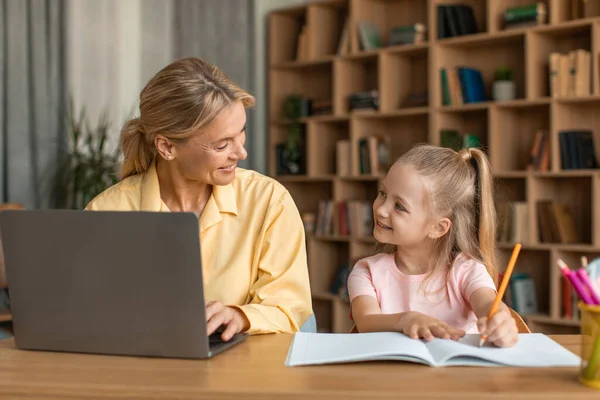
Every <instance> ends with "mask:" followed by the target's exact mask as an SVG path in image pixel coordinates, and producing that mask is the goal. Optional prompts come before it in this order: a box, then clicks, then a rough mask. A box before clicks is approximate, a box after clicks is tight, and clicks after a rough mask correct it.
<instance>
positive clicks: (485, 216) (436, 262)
mask: <svg viewBox="0 0 600 400" xmlns="http://www.w3.org/2000/svg"><path fill="white" fill-rule="evenodd" d="M397 162H398V163H402V164H404V165H410V166H412V167H413V168H414V169H415V171H416V172H417V173H418V174H419V175H420V176H422V177H424V178H425V179H426V182H427V184H426V188H427V191H428V194H429V204H430V207H431V210H432V212H433V214H434V216H435V217H438V218H449V219H450V221H451V222H452V224H451V226H450V229H449V231H448V232H447V233H446V234H445V235H444V236H442V237H441V238H439V239H436V241H435V243H434V252H433V255H432V258H431V262H432V265H433V266H434V268H433V269H432V271H431V274H433V273H436V272H440V269H441V268H445V270H446V272H448V271H449V270H450V268H451V267H452V263H453V261H454V259H455V258H456V256H457V255H458V253H464V254H465V255H467V256H469V257H472V258H473V259H475V260H478V261H480V262H482V263H483V264H484V265H485V267H486V268H487V271H488V273H489V274H490V276H491V277H492V279H493V280H494V283H495V284H497V280H498V271H497V268H496V208H495V205H494V182H493V177H492V170H491V166H490V164H489V161H488V158H487V156H486V155H485V153H484V152H483V151H481V150H479V149H475V148H468V149H462V150H460V151H459V152H456V151H454V150H452V149H449V148H445V147H439V146H433V145H418V146H415V147H413V148H412V149H411V150H409V151H408V152H407V153H405V154H404V155H402V156H401V157H400V158H399V159H398V161H397ZM381 249H382V251H386V252H391V251H395V246H394V247H393V248H392V247H390V246H385V247H382V248H381ZM431 274H430V275H429V276H431Z"/></svg>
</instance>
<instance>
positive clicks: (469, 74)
mask: <svg viewBox="0 0 600 400" xmlns="http://www.w3.org/2000/svg"><path fill="white" fill-rule="evenodd" d="M440 78H441V84H442V104H443V105H445V106H449V105H452V106H460V105H463V104H469V103H479V102H482V101H486V100H487V98H486V94H485V86H484V84H483V76H482V74H481V71H479V70H478V69H475V68H469V67H456V68H442V69H440Z"/></svg>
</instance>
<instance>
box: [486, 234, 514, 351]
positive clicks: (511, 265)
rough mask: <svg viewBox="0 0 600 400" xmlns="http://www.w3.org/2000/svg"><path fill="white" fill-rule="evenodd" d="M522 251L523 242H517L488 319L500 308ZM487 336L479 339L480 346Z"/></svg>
mask: <svg viewBox="0 0 600 400" xmlns="http://www.w3.org/2000/svg"><path fill="white" fill-rule="evenodd" d="M520 251H521V244H520V243H517V244H515V248H514V249H513V252H512V256H510V261H509V262H508V266H507V267H506V271H505V272H504V276H503V277H502V283H501V284H500V289H498V294H496V298H495V299H494V304H492V308H491V310H490V313H489V314H488V321H489V320H490V319H492V316H493V315H494V314H495V313H496V311H497V310H498V306H499V305H500V302H501V301H502V298H503V297H504V292H505V291H506V287H507V286H508V281H509V280H510V276H511V275H512V271H513V269H514V268H515V264H516V263H517V257H518V256H519V252H520ZM485 340H486V337H485V336H483V335H481V339H480V340H479V347H481V346H483V343H484V342H485Z"/></svg>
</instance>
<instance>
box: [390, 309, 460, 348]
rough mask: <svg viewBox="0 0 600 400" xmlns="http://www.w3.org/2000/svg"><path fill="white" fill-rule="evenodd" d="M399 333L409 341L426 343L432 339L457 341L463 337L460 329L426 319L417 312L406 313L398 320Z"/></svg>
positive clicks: (435, 320)
mask: <svg viewBox="0 0 600 400" xmlns="http://www.w3.org/2000/svg"><path fill="white" fill-rule="evenodd" d="M400 324H401V329H400V331H401V332H402V333H404V334H405V335H407V336H408V337H410V338H411V339H419V338H423V339H425V340H427V341H430V340H433V339H434V338H436V337H437V338H441V339H452V340H458V339H460V338H461V337H463V336H464V335H465V331H463V330H462V329H456V328H453V327H451V326H450V325H448V324H447V323H445V322H442V321H440V320H437V319H435V318H431V317H428V316H427V315H425V314H421V313H419V312H413V311H411V312H407V313H404V315H402V317H401V319H400Z"/></svg>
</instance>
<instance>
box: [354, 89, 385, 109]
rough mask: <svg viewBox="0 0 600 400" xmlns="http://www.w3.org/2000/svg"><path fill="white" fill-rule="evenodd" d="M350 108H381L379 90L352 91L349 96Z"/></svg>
mask: <svg viewBox="0 0 600 400" xmlns="http://www.w3.org/2000/svg"><path fill="white" fill-rule="evenodd" d="M348 108H349V109H350V110H360V109H373V110H378V109H379V90H367V91H365V92H358V93H352V94H350V95H349V96H348Z"/></svg>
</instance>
